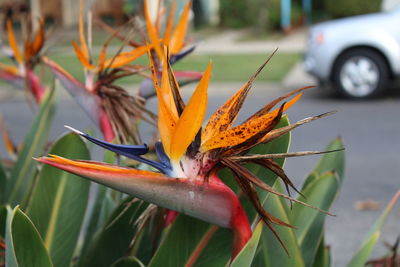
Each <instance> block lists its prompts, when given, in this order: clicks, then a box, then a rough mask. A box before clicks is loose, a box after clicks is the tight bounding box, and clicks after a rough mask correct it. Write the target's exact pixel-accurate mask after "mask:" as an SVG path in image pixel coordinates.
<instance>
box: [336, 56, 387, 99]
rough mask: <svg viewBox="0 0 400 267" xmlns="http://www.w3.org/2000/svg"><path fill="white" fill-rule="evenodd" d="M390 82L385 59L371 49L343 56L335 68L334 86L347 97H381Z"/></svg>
mask: <svg viewBox="0 0 400 267" xmlns="http://www.w3.org/2000/svg"><path fill="white" fill-rule="evenodd" d="M388 80H389V68H388V66H387V64H386V62H385V59H384V58H383V57H382V56H381V55H380V54H379V53H377V52H375V51H373V50H370V49H354V50H350V51H348V52H346V53H344V54H342V55H341V56H340V57H339V58H338V59H337V61H336V64H335V66H334V68H333V85H334V86H335V89H337V90H338V92H339V93H340V94H341V95H342V96H345V97H348V98H353V99H368V98H373V97H377V96H378V95H380V94H381V93H382V92H383V91H384V89H385V87H386V85H387V82H388Z"/></svg>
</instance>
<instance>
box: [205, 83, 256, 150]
mask: <svg viewBox="0 0 400 267" xmlns="http://www.w3.org/2000/svg"><path fill="white" fill-rule="evenodd" d="M250 88H251V84H250V83H249V82H247V83H246V84H245V85H244V86H243V87H242V88H241V89H240V90H239V91H238V92H236V94H234V95H233V96H232V97H231V98H230V99H229V100H228V101H227V102H225V104H224V105H223V106H222V107H220V108H219V109H218V110H217V111H215V112H214V114H213V115H212V116H211V118H210V119H209V120H208V123H207V125H206V127H204V130H203V131H202V135H201V141H202V142H203V143H205V142H206V141H207V140H209V139H210V138H212V137H214V136H216V135H218V134H219V133H221V132H223V131H225V130H226V129H228V128H230V126H231V125H232V124H233V123H234V121H235V119H236V117H237V114H238V113H239V110H240V108H241V107H242V104H243V102H244V99H245V98H246V96H247V94H248V92H249V90H250Z"/></svg>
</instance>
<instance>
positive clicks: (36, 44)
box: [31, 19, 44, 55]
mask: <svg viewBox="0 0 400 267" xmlns="http://www.w3.org/2000/svg"><path fill="white" fill-rule="evenodd" d="M43 23H44V22H43V19H40V20H39V29H38V31H37V33H36V36H35V40H33V42H32V44H31V53H32V55H36V54H37V53H38V52H39V51H40V49H42V47H43V43H44V29H43V28H44V27H43Z"/></svg>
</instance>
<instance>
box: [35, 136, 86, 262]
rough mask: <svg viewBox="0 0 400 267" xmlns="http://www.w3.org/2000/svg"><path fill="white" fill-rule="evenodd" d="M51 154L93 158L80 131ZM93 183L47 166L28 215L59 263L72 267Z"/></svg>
mask: <svg viewBox="0 0 400 267" xmlns="http://www.w3.org/2000/svg"><path fill="white" fill-rule="evenodd" d="M50 154H54V155H59V156H62V157H66V158H73V159H84V160H87V159H89V158H90V154H89V151H88V149H87V148H86V145H85V143H84V142H83V140H82V139H81V138H80V137H79V136H78V135H76V134H74V133H70V134H66V135H64V136H62V137H61V138H60V139H59V140H58V141H57V142H56V143H55V144H54V145H53V147H52V148H51V150H50ZM89 187H90V182H89V181H88V180H86V179H83V178H81V177H79V176H77V175H73V174H71V173H68V172H65V171H62V170H59V169H56V168H54V167H51V166H49V165H43V166H42V169H41V171H40V174H39V177H38V180H37V182H36V186H35V189H34V191H33V193H32V200H31V201H30V204H29V206H28V209H27V214H28V216H29V217H30V218H31V219H32V221H33V223H34V224H35V225H36V227H37V229H38V231H39V233H40V234H41V236H42V238H43V239H44V243H45V246H46V248H47V250H48V251H49V253H50V256H51V259H52V261H53V263H54V265H55V266H57V267H58V266H69V265H70V262H71V259H72V255H73V253H74V250H75V247H76V244H77V241H78V238H79V232H80V229H81V225H82V223H83V219H84V216H85V211H86V206H87V202H88V197H89Z"/></svg>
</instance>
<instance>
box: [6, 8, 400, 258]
mask: <svg viewBox="0 0 400 267" xmlns="http://www.w3.org/2000/svg"><path fill="white" fill-rule="evenodd" d="M156 2H157V1H152V2H151V3H152V4H153V3H154V7H152V8H153V13H154V14H155V13H156V12H157V7H156ZM398 2H400V1H394V0H392V1H382V0H368V1H364V0H336V1H332V0H314V1H312V0H303V1H300V0H293V1H290V0H219V1H217V0H194V1H193V2H192V22H191V27H192V30H191V32H190V33H189V38H191V40H192V41H193V42H194V43H195V44H196V50H195V51H194V53H193V54H192V55H190V56H188V57H187V58H185V60H182V62H179V63H177V64H176V69H182V70H197V71H202V70H204V69H205V67H206V65H207V63H208V61H209V59H210V58H211V59H212V60H213V63H214V67H213V76H212V83H211V86H210V89H209V102H210V105H209V108H208V116H209V115H210V114H211V113H212V112H213V110H215V109H216V107H218V106H219V105H221V104H222V103H224V101H225V100H226V99H227V98H228V97H229V96H230V95H232V93H233V92H235V91H236V90H238V89H239V88H240V87H241V86H242V85H243V83H244V82H245V81H246V80H247V79H248V78H249V77H250V76H251V75H252V74H253V73H254V71H255V70H256V69H257V68H258V66H259V65H260V64H261V63H262V62H263V61H265V59H266V58H267V57H268V55H270V54H271V53H272V52H273V51H274V50H275V49H276V48H278V52H277V54H276V55H275V56H274V57H273V58H272V60H271V62H270V63H269V64H268V65H267V67H266V69H265V70H264V71H263V73H262V74H261V75H260V76H259V78H258V80H257V82H256V84H255V86H254V88H253V91H252V92H251V93H250V95H249V99H248V100H247V103H246V105H245V108H244V109H243V112H242V114H241V117H240V118H239V120H240V119H245V118H246V117H247V116H248V115H249V114H252V113H254V112H255V111H257V110H258V109H259V108H260V107H261V106H262V105H264V104H265V103H267V102H268V101H269V100H271V99H272V98H274V97H277V96H280V95H282V94H283V93H285V92H288V91H289V90H293V89H296V88H298V87H303V86H308V85H316V88H314V89H311V90H309V91H308V92H306V94H305V96H304V97H303V100H302V101H300V102H299V103H298V104H296V106H295V107H293V108H291V109H290V111H289V112H288V114H289V118H290V120H291V121H292V122H294V121H297V120H300V119H302V118H305V117H308V116H313V115H317V114H321V113H324V112H327V111H331V110H337V111H338V113H337V114H335V115H333V116H330V117H328V118H325V119H323V120H320V121H317V122H313V123H311V124H310V125H305V126H302V127H300V128H299V129H296V130H295V131H294V132H293V133H292V147H291V149H290V150H291V151H302V150H323V149H324V147H325V146H326V145H327V144H328V143H329V141H330V140H332V139H333V138H336V137H338V136H339V137H341V138H342V139H343V141H344V143H345V146H346V156H347V158H346V175H345V183H344V185H343V189H342V191H341V193H340V195H339V197H338V199H337V202H336V203H335V205H334V207H333V210H332V211H333V213H335V214H337V217H333V218H328V224H327V239H326V242H327V243H328V244H330V245H331V250H332V253H333V263H334V264H333V266H344V265H345V263H347V262H348V260H349V258H350V257H351V255H353V254H354V250H355V249H356V248H357V247H359V245H360V242H361V241H362V239H363V235H364V234H365V233H366V231H367V230H368V229H369V227H370V226H371V225H372V224H373V222H374V221H375V219H376V218H378V216H379V214H380V212H381V211H382V209H383V207H384V206H385V204H386V203H387V202H388V200H389V199H390V198H391V197H392V196H393V195H394V193H395V192H396V191H397V190H398V189H399V188H400V155H399V151H400V142H399V136H400V123H399V122H400V121H399V116H398V114H400V90H399V86H398V85H397V82H396V80H397V79H396V78H397V74H398V73H400V67H399V66H398V65H399V64H400V31H399V30H397V28H399V29H400V27H399V25H400V24H395V21H396V19H397V21H399V23H400V11H399V9H398V8H396V6H398V4H399V3H398ZM185 3H186V1H185V0H178V10H180V8H182V7H183V6H184V4H185ZM85 4H86V8H89V7H90V8H92V10H93V17H94V18H95V19H100V20H102V21H103V22H105V23H107V24H108V25H110V26H112V27H116V28H118V29H120V30H121V31H122V32H128V31H129V27H130V24H129V21H130V20H131V18H132V17H134V16H139V17H141V16H142V6H143V3H142V1H135V0H125V1H124V0H94V1H91V2H90V1H86V2H85ZM165 4H168V1H166V3H165ZM28 10H31V12H32V14H33V16H34V17H43V18H44V19H45V24H46V28H50V29H51V30H50V31H48V43H47V50H46V54H47V55H48V56H49V57H50V58H51V59H53V60H54V61H56V62H59V63H60V64H63V67H64V68H65V69H66V70H68V71H69V72H70V73H71V74H72V75H74V76H75V77H81V78H82V77H83V72H82V69H81V66H80V65H79V64H78V61H77V59H76V57H75V54H74V52H73V49H72V46H71V41H72V40H77V39H78V32H77V23H78V15H79V1H78V0H31V1H6V0H0V21H1V25H2V32H1V39H2V41H3V42H6V35H5V33H4V24H3V22H4V21H5V20H6V19H7V18H10V17H13V18H14V21H15V24H16V25H14V26H15V27H16V28H18V17H19V16H26V14H27V12H28ZM178 13H179V12H178ZM371 13H374V15H365V14H371ZM382 14H383V15H382ZM359 15H361V16H362V17H361V18H362V21H361V22H358V20H359V19H360V17H359ZM376 15H378V17H376ZM371 16H372V17H371ZM382 16H383V17H384V18H385V19H384V20H386V21H387V22H386V23H387V24H384V23H383V22H381V21H382ZM365 18H366V19H367V20H368V21H371V20H372V22H368V23H370V24H366V22H365V20H364V19H365ZM353 20H356V22H354V21H353ZM328 21H329V22H328ZM343 21H344V22H346V23H349V24H346V23H343ZM321 23H322V24H321ZM327 23H330V24H329V25H328V26H329V27H325V26H326V25H327ZM332 23H333V26H335V25H336V23H337V25H338V26H335V27H333V26H332ZM353 23H355V24H357V23H359V24H358V25H356V26H354V28H355V32H348V31H346V30H347V29H348V28H349V26H348V25H350V24H353ZM362 24H365V25H368V27H367V28H362V27H361V26H360V25H362ZM371 25H374V27H376V30H378V31H381V32H385V31H386V32H388V35H389V36H390V37H391V38H392V39H390V40H394V41H393V44H392V45H391V48H390V49H389V50H390V51H392V52H393V53H389V52H388V53H386V52H385V51H386V50H385V49H384V48H382V51H381V52H379V50H378V45H379V44H376V47H373V44H375V43H377V42H372V41H369V43H367V41H366V40H365V39H362V38H361V37H360V38H359V39H357V38H353V39H356V41H354V40H352V42H353V43H351V42H350V41H349V42H350V44H349V42H347V45H348V47H344V46H345V44H343V43H341V42H339V44H337V45H336V46H335V45H333V46H330V45H331V43H330V41H331V40H330V37H329V35H330V32H329V31H330V30H331V31H333V28H334V31H335V33H337V34H338V35H336V37H334V38H331V39H334V40H336V41H338V40H345V41H346V40H349V39H351V38H350V37H353V36H356V33H360V32H362V33H364V36H365V35H367V36H368V35H369V36H370V37H371V38H372V39H373V40H374V41H379V40H380V41H383V42H385V43H390V42H389V41H387V40H389V39H385V38H386V37H382V36H375V35H373V34H372V32H373V31H372V29H373V27H372V26H371ZM388 25H389V26H388ZM390 25H391V26H390ZM393 25H394V26H393ZM389 28H394V29H393V30H390V31H389V30H388V29H389ZM315 31H316V32H317V34H316V33H315ZM320 33H322V34H320ZM340 34H342V35H340ZM396 34H397V35H396ZM108 36H109V33H107V32H106V31H104V30H102V29H101V28H100V27H95V28H94V32H93V51H94V52H93V53H94V56H95V57H96V56H98V53H99V51H100V48H101V45H102V44H103V42H104V41H105V40H106V39H107V38H108ZM338 36H339V37H338ZM388 38H389V37H388ZM354 43H357V45H354ZM326 45H329V46H328V48H327V50H324V51H327V52H323V53H322V54H315V53H314V52H316V51H318V49H320V48H319V47H323V46H326ZM349 47H351V48H352V49H353V48H360V47H362V48H363V49H366V51H370V52H369V54H368V53H366V54H365V53H364V54H359V53H358V54H357V53H355V56H353V57H349V56H347V57H346V59H347V58H348V59H349V60H348V61H345V60H344V59H343V58H345V57H341V56H342V55H347V54H346V53H347V52H348V51H350V50H346V49H347V48H349ZM382 47H383V45H382ZM119 48H120V42H119V41H115V42H113V41H112V42H111V45H110V50H112V51H117V50H118V49H119ZM335 49H336V50H335ZM368 49H369V50H368ZM96 51H97V52H96ZM329 51H336V52H335V53H334V55H332V57H331V58H329V57H328V54H329ZM351 51H353V54H354V51H356V50H351ZM357 51H359V50H357ZM371 51H372V52H371ZM345 52H346V53H345ZM96 53H97V54H96ZM313 53H314V54H313ZM371 53H372V54H374V53H375V54H374V55H373V56H371ZM310 54H313V56H314V57H317V59H326V61H324V62H322V63H321V64H322V65H321V67H319V66H318V65H317V66H315V65H312V66H311V67H310V64H311V63H310V62H308V63H307V56H309V55H310ZM377 58H378V59H377ZM3 59H4V56H0V61H2V60H3ZM338 59H340V60H341V61H338ZM140 60H142V62H144V60H145V59H139V62H141V61H140ZM337 62H341V65H338V63H337ZM365 62H367V63H368V64H369V65H366V64H367V63H365ZM382 62H383V63H382ZM347 63H348V65H346V64H347ZM312 64H316V63H315V62H312ZM326 66H331V67H330V68H329V70H327V73H329V75H328V76H329V77H328V78H326V79H325V80H324V79H322V78H321V77H318V75H317V74H315V72H314V73H313V71H312V69H313V68H314V69H315V68H317V69H318V68H323V67H326ZM338 66H342V68H339V67H338ZM349 66H350V67H349ZM335 67H336V68H335ZM348 69H350V71H349V73H346V70H348ZM333 70H336V71H337V73H340V75H339V76H337V77H336V80H335V79H333V78H332V76H331V75H333V74H332V72H333ZM42 71H43V79H44V80H45V81H47V83H48V82H49V81H50V80H51V78H50V75H49V74H48V73H47V72H46V70H45V69H43V70H42ZM397 71H398V72H397ZM354 73H355V74H354ZM346 75H347V76H346ZM368 75H369V76H368ZM367 76H368V77H372V78H370V79H369V80H365V81H364V80H362V79H361V78H359V77H367ZM346 79H347V80H349V79H350V80H351V83H350V87H348V88H350V90H347V89H346V87H345V86H346V81H347V80H346ZM360 79H361V80H362V81H359V80H360ZM382 79H384V80H383V81H384V83H383V85H384V90H383V89H382V88H383V87H382V86H383V85H382ZM335 81H336V82H335ZM138 82H139V79H136V78H128V79H125V80H123V81H121V83H122V85H123V86H124V88H126V89H128V90H129V91H131V92H135V90H137V87H138ZM357 86H358V87H357ZM193 88H194V87H193V86H188V87H187V88H185V90H184V92H183V94H184V96H185V97H188V96H190V94H191V92H192V90H193ZM354 88H355V89H354ZM357 88H358V89H357ZM360 88H361V89H360ZM375 89H379V90H380V91H379V97H376V96H378V94H376V95H374V94H372V95H370V94H362V93H361V97H357V92H358V91H357V90H364V91H365V92H372V93H374V92H376V91H375ZM346 90H347V91H346ZM351 90H353V91H351ZM354 90H355V91H354ZM371 90H372V91H371ZM364 91H363V92H364ZM346 92H347V93H346ZM352 92H356V93H354V94H353V95H352ZM58 94H59V99H60V100H61V101H59V102H60V103H59V106H58V109H57V114H56V119H55V123H54V124H53V130H52V137H53V138H55V137H57V136H59V135H60V134H61V133H63V132H64V131H65V129H64V127H63V125H65V124H66V125H71V126H73V127H74V128H77V129H81V130H84V129H88V128H94V127H95V126H94V125H93V123H92V122H91V121H90V120H89V119H88V118H87V117H86V116H85V115H84V114H83V112H82V110H81V109H80V108H79V107H78V106H77V105H76V104H75V102H74V101H73V100H72V99H71V98H70V97H69V95H67V94H66V93H65V91H64V90H59V92H58ZM338 95H339V96H340V97H338ZM343 96H345V97H343ZM358 96H360V94H358ZM370 96H374V98H373V99H372V100H371V99H370V98H372V97H370ZM26 98H27V96H26V94H24V92H22V91H18V90H16V89H13V88H11V87H10V86H8V85H7V84H5V83H3V82H1V81H0V112H1V113H2V114H3V116H4V118H5V121H6V122H7V124H8V127H9V129H10V132H11V133H12V136H13V138H14V140H15V141H16V142H17V143H18V142H20V141H22V138H23V136H24V134H25V132H26V131H27V129H28V128H29V125H30V123H31V120H32V117H33V113H34V112H32V111H33V110H34V109H35V108H34V107H33V106H32V105H30V104H29V102H27V101H26ZM349 98H351V99H352V100H349ZM354 99H355V100H356V101H354ZM365 99H368V101H359V100H365ZM357 100H358V101H357ZM148 107H149V108H150V109H153V110H155V108H156V102H155V99H153V100H151V101H149V103H148ZM153 131H154V129H152V128H151V127H150V126H145V127H144V130H143V133H144V136H152V132H153ZM0 156H2V157H6V152H5V148H4V144H1V145H0ZM94 158H96V156H94ZM317 160H318V157H317V156H312V157H305V158H295V159H289V160H288V161H287V164H286V171H287V173H288V176H289V177H291V178H292V179H293V180H294V181H295V184H296V185H300V184H301V182H302V180H303V179H304V176H305V175H306V174H307V173H308V172H309V171H311V169H312V167H313V166H314V165H315V163H316V161H317ZM399 234H400V210H399V208H397V209H395V210H394V212H393V213H392V215H391V217H390V219H389V220H388V222H387V224H386V227H385V228H384V230H383V236H382V238H381V241H380V243H379V245H378V248H377V251H376V252H375V255H377V256H378V255H382V254H384V253H385V251H386V250H387V249H386V248H385V246H384V245H383V242H384V241H386V242H388V243H390V244H393V243H394V241H395V239H396V238H397V237H398V236H399Z"/></svg>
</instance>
